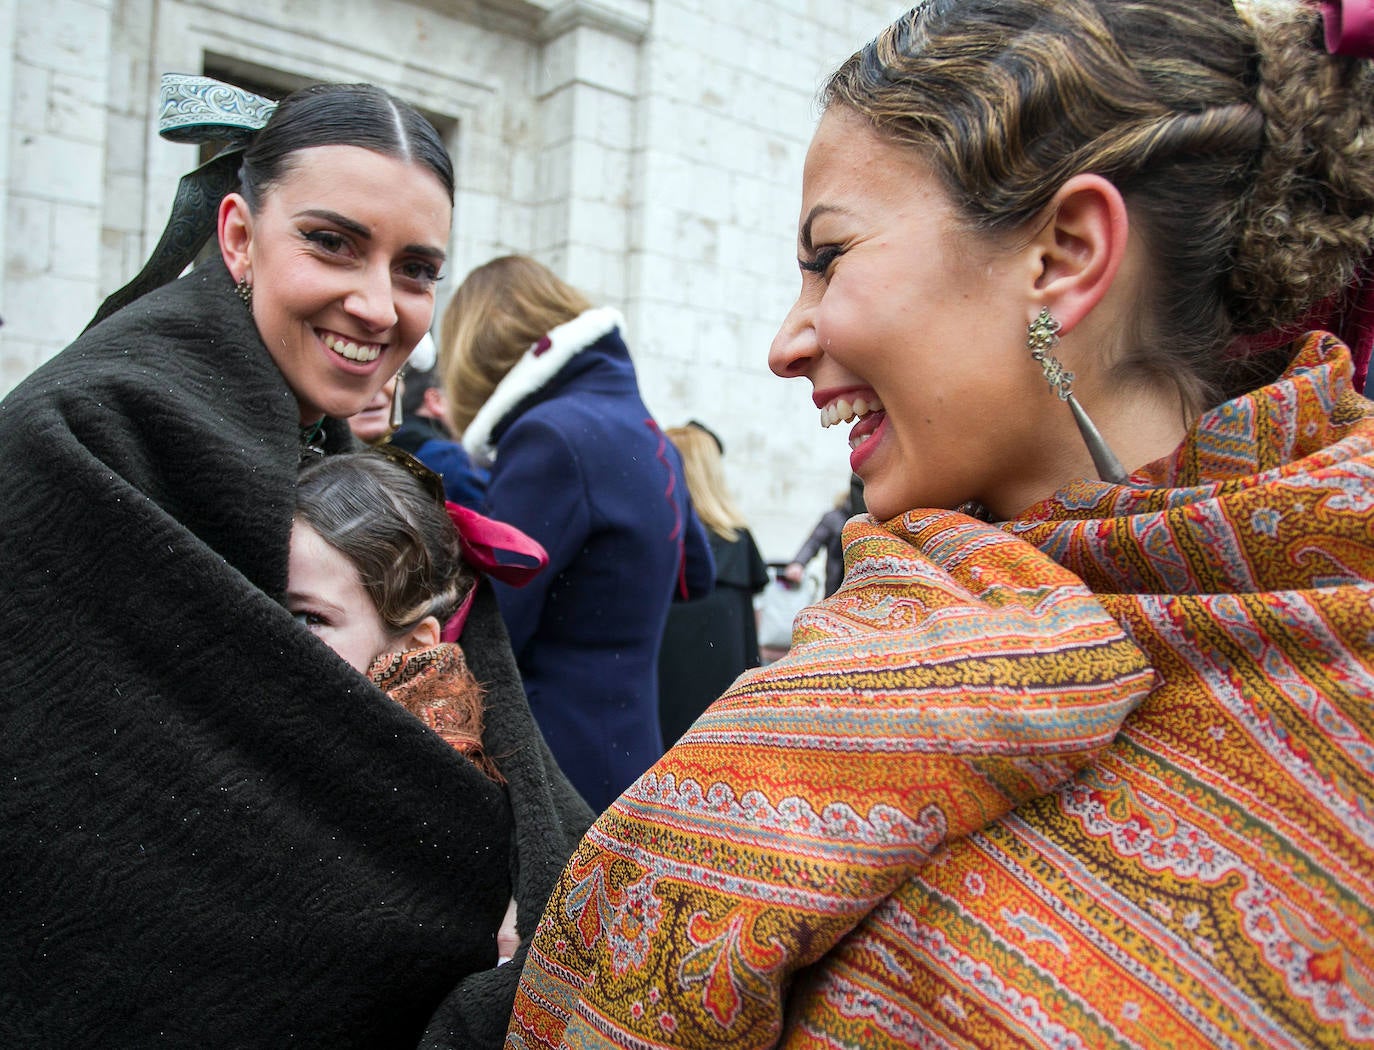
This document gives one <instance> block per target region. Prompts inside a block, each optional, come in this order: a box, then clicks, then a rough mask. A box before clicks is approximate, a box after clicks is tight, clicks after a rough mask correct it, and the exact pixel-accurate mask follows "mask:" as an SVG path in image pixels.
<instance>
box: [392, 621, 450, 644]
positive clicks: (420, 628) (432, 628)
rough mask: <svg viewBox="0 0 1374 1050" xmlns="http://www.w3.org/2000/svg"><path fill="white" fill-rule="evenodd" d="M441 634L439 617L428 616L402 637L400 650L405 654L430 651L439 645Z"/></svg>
mask: <svg viewBox="0 0 1374 1050" xmlns="http://www.w3.org/2000/svg"><path fill="white" fill-rule="evenodd" d="M441 633H442V632H441V628H440V626H439V620H438V617H435V616H426V617H425V618H424V619H423V620H421V621H420V622H419V623H417V624H416V625H415V626H414V627H412V628H411V629H410V630H409V631H407V632H406V633H405V634H404V635H402V636H401V638H400V645H399V647H398V648H400V649H402V650H404V651H405V652H410V650H412V649H428V648H430V647H431V646H434V645H438V644H439V637H440V634H441Z"/></svg>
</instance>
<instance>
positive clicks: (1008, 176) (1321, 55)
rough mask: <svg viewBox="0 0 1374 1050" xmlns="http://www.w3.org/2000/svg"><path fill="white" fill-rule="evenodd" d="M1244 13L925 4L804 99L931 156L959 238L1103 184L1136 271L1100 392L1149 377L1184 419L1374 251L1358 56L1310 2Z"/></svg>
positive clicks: (1204, 0)
mask: <svg viewBox="0 0 1374 1050" xmlns="http://www.w3.org/2000/svg"><path fill="white" fill-rule="evenodd" d="M1245 19H1248V20H1250V21H1253V22H1256V23H1264V24H1265V25H1264V29H1263V31H1262V32H1258V33H1256V32H1255V31H1253V30H1252V29H1251V28H1250V27H1249V25H1247V24H1246V21H1245ZM1245 19H1243V18H1242V16H1241V15H1239V14H1238V13H1237V11H1236V9H1235V7H1234V5H1233V4H1232V2H1231V0H1112V2H1110V3H1107V2H1094V0H1065V2H1063V3H1057V4H1052V5H1051V4H1044V3H1037V2H1033V0H928V2H926V3H923V4H921V5H920V6H919V7H917V8H915V9H913V10H912V11H911V12H910V13H908V14H907V15H906V16H904V17H903V18H901V19H899V20H898V21H897V22H896V23H895V24H894V25H893V26H892V27H891V28H890V29H889V30H888V31H886V32H884V33H882V34H881V35H879V36H878V37H877V38H876V39H875V40H873V41H872V42H870V43H869V44H868V45H867V46H866V47H864V48H863V49H862V50H860V51H859V52H857V53H855V54H854V55H853V56H852V57H851V58H850V59H848V60H847V61H846V62H845V63H844V64H843V65H842V66H841V67H840V68H839V69H838V70H837V71H836V72H835V74H834V75H833V76H832V77H831V79H830V81H829V82H828V84H827V85H826V87H825V88H824V90H823V93H822V103H823V104H824V105H826V106H844V107H846V108H848V109H850V110H852V111H853V112H855V113H857V114H859V115H861V116H862V117H863V118H864V119H866V120H867V121H868V122H869V123H870V124H871V125H872V126H873V127H874V128H875V129H876V130H877V131H878V133H879V134H880V135H882V136H885V137H886V138H888V139H889V140H890V141H892V142H894V143H896V144H899V145H906V146H909V147H911V148H912V149H914V150H915V151H916V152H917V153H918V154H919V155H920V156H922V157H923V158H925V159H926V160H927V161H928V162H929V163H930V164H932V165H933V168H934V170H935V171H936V172H937V173H938V176H939V177H940V178H941V180H942V181H943V184H944V186H945V188H946V190H947V191H948V192H949V193H950V194H951V197H952V200H953V201H954V203H955V206H956V208H957V209H958V210H959V211H960V212H961V214H962V216H963V218H964V220H965V222H966V223H967V225H968V228H969V229H970V230H976V231H982V232H984V233H987V234H991V235H993V236H997V235H1014V234H1015V233H1016V232H1017V231H1019V230H1024V229H1025V228H1026V226H1027V224H1029V223H1031V222H1033V221H1034V220H1035V218H1036V216H1037V215H1038V214H1039V213H1040V211H1041V209H1043V208H1044V207H1045V206H1046V205H1047V204H1048V203H1049V202H1050V200H1051V199H1052V198H1053V196H1054V194H1055V193H1056V192H1057V191H1058V189H1059V188H1060V187H1061V186H1063V185H1064V183H1065V182H1066V181H1067V180H1068V179H1069V178H1071V177H1073V176H1074V175H1076V174H1080V173H1084V172H1093V173H1096V174H1098V175H1101V176H1103V177H1104V178H1106V179H1108V180H1109V181H1111V182H1112V183H1113V184H1114V185H1115V186H1116V187H1117V188H1118V189H1119V190H1120V191H1121V193H1122V195H1123V196H1124V197H1125V199H1126V202H1127V205H1128V207H1129V208H1130V214H1131V222H1132V230H1133V232H1139V233H1140V234H1141V235H1142V236H1143V238H1144V241H1145V243H1146V245H1147V247H1148V250H1149V252H1150V255H1151V262H1152V265H1151V266H1150V267H1149V269H1148V271H1147V272H1148V277H1147V280H1146V285H1145V287H1144V289H1143V293H1144V294H1143V295H1142V297H1141V300H1140V302H1139V306H1138V309H1137V311H1136V313H1135V317H1134V323H1133V326H1132V328H1133V330H1129V331H1127V332H1126V333H1124V338H1123V350H1124V351H1125V352H1124V353H1123V354H1122V355H1121V357H1120V359H1119V361H1118V362H1117V363H1116V366H1115V371H1116V379H1117V380H1118V381H1119V382H1121V383H1131V382H1132V380H1133V379H1140V378H1159V377H1168V378H1169V379H1171V380H1172V381H1173V382H1174V383H1175V384H1176V385H1177V388H1178V391H1179V396H1180V400H1181V403H1182V407H1183V409H1184V411H1185V413H1186V414H1194V413H1196V412H1198V411H1201V410H1203V409H1205V408H1208V407H1211V406H1213V405H1215V404H1217V403H1219V402H1220V401H1222V400H1224V399H1226V398H1228V397H1231V396H1235V395H1236V394H1238V393H1242V392H1245V391H1248V390H1250V389H1253V388H1254V387H1256V386H1259V385H1262V384H1263V383H1265V382H1268V381H1270V380H1271V379H1272V378H1274V377H1275V376H1276V375H1277V374H1278V372H1279V371H1281V370H1282V368H1283V367H1284V366H1285V365H1286V364H1287V359H1286V358H1287V348H1286V347H1285V348H1283V352H1282V353H1283V356H1282V358H1280V357H1279V355H1278V354H1275V355H1271V356H1270V359H1269V360H1267V361H1262V360H1255V359H1244V358H1238V357H1235V356H1234V355H1228V354H1227V353H1226V352H1225V351H1226V350H1227V348H1228V347H1230V346H1232V345H1233V341H1234V340H1236V339H1237V337H1240V336H1244V335H1247V334H1256V333H1264V332H1268V331H1271V330H1273V329H1275V328H1280V327H1282V326H1284V325H1287V324H1290V323H1292V322H1294V321H1295V320H1297V319H1298V318H1299V316H1300V315H1301V314H1302V313H1303V312H1304V310H1305V309H1306V308H1308V307H1310V306H1312V305H1313V304H1315V303H1318V302H1320V301H1321V300H1323V299H1325V298H1326V297H1328V296H1331V295H1334V294H1335V293H1337V292H1338V291H1340V290H1341V289H1342V288H1343V287H1344V286H1345V285H1346V284H1347V283H1348V282H1349V281H1350V280H1351V279H1352V276H1353V274H1354V272H1355V269H1356V267H1357V266H1358V265H1359V264H1360V262H1361V261H1363V259H1364V258H1365V257H1366V255H1367V253H1368V252H1369V249H1370V244H1371V241H1374V127H1371V126H1370V122H1371V119H1374V117H1372V116H1371V115H1374V105H1371V98H1374V64H1372V63H1369V62H1365V61H1362V60H1359V59H1355V58H1348V57H1343V56H1334V55H1329V54H1326V53H1325V51H1324V49H1323V47H1322V46H1321V33H1322V27H1321V19H1320V15H1319V12H1318V10H1317V7H1316V5H1315V4H1303V5H1299V4H1296V3H1295V4H1292V5H1286V6H1285V7H1283V8H1277V7H1275V8H1271V7H1269V6H1267V5H1261V4H1258V3H1255V4H1250V5H1248V7H1247V10H1246V13H1245ZM1256 41H1258V47H1259V52H1258V58H1256V51H1255V48H1256ZM1297 334H1300V333H1296V332H1295V333H1294V335H1297Z"/></svg>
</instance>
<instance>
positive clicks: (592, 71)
mask: <svg viewBox="0 0 1374 1050" xmlns="http://www.w3.org/2000/svg"><path fill="white" fill-rule="evenodd" d="M906 6H907V5H906V3H905V2H903V0H408V2H407V0H275V2H273V3H265V2H260V0H0V119H3V121H4V129H3V131H4V133H3V134H2V135H0V252H3V258H4V271H3V277H2V278H0V317H3V318H4V327H3V328H0V393H3V392H4V391H6V390H8V389H9V388H11V387H12V386H13V385H14V384H15V383H17V382H18V381H19V380H20V379H21V378H23V376H24V375H26V374H27V373H28V372H29V371H30V370H31V369H32V368H34V367H35V366H37V365H38V364H39V363H41V362H42V361H43V360H45V359H46V358H48V357H50V356H51V355H52V354H53V353H55V352H56V351H57V350H59V349H60V348H61V347H62V346H64V345H65V344H66V343H67V342H68V341H70V340H71V339H72V338H73V337H74V336H75V335H76V334H77V333H78V332H79V331H80V330H81V328H82V327H83V325H84V323H85V321H86V320H87V319H88V318H89V317H90V316H91V314H92V313H93V311H94V310H95V308H96V306H97V305H98V304H99V302H100V300H101V299H102V298H103V297H104V296H105V295H106V294H108V293H109V292H110V291H112V290H113V289H115V288H117V287H119V286H120V285H122V284H123V283H124V282H125V281H126V280H127V279H128V278H129V277H130V276H132V275H133V274H134V273H135V272H137V270H138V269H139V267H140V266H141V265H142V262H143V260H144V258H145V256H146V254H147V252H148V250H149V248H150V247H151V245H152V244H153V243H155V242H156V239H157V237H158V235H159V233H160V232H161V229H162V226H163V223H164V220H165V218H166V214H167V209H168V206H169V204H170V201H171V199H172V195H173V193H174V190H175V187H176V182H177V179H178V178H179V177H180V176H181V175H182V174H183V173H184V172H185V171H187V170H188V169H189V168H191V167H193V166H194V164H195V162H196V156H195V151H194V147H191V146H184V145H174V144H171V143H167V142H165V141H163V140H161V139H159V138H158V137H157V134H156V130H155V127H154V124H153V116H154V113H155V103H156V93H157V81H158V76H159V74H161V73H162V72H168V71H180V72H196V73H199V72H207V73H210V74H212V75H217V76H221V77H223V78H225V79H237V80H239V81H240V82H243V83H246V84H251V85H261V86H262V87H264V88H268V89H271V90H273V91H277V92H283V91H286V90H289V89H291V88H293V87H296V86H299V85H301V84H304V83H308V82H310V81H314V80H369V81H373V82H376V83H378V84H381V85H383V86H385V87H387V88H388V89H390V90H392V91H394V92H396V93H397V94H399V95H401V96H402V97H405V98H406V99H408V100H409V101H411V102H412V103H414V104H415V105H417V106H419V107H420V108H421V109H423V110H424V111H425V112H426V113H428V114H429V115H431V116H432V117H433V118H434V119H435V120H436V123H437V124H438V125H439V126H440V129H441V131H442V132H443V133H444V134H445V136H446V138H447V140H448V143H449V146H450V149H451V151H452V153H453V156H454V160H455V164H456V172H457V180H458V193H457V201H456V207H455V222H454V233H453V242H452V245H451V255H452V265H451V267H450V273H451V279H450V280H449V281H448V282H446V284H447V286H448V287H446V288H442V289H441V297H445V296H446V295H447V292H448V289H449V288H451V287H452V286H453V283H454V282H455V281H456V280H457V279H459V278H461V276H462V274H463V273H464V272H466V270H467V269H468V268H470V267H472V266H474V265H477V264H479V263H481V262H483V261H485V260H486V259H488V258H490V257H491V256H493V255H497V254H503V253H506V252H511V251H519V252H527V253H529V254H532V255H534V256H536V257H537V258H539V259H541V260H543V261H544V262H546V263H548V264H550V265H551V266H553V267H554V268H555V269H556V270H557V271H558V272H559V273H561V274H562V275H563V276H564V277H566V278H567V279H568V280H570V281H571V282H572V283H574V284H576V285H578V286H579V287H581V288H583V289H584V290H585V291H586V292H588V293H589V294H590V295H591V296H592V297H593V298H594V299H596V300H599V301H602V302H605V303H608V304H611V305H615V306H618V307H619V308H620V309H621V310H622V311H623V312H624V313H625V316H626V318H627V326H628V329H629V332H628V335H629V342H630V346H631V349H632V352H633V354H634V356H635V358H636V361H637V365H638V368H639V373H640V380H641V386H642V387H643V390H644V395H645V399H646V401H647V402H648V404H649V407H650V409H651V410H652V411H653V412H654V414H655V416H657V418H658V419H659V421H660V422H661V423H662V424H663V425H665V426H671V425H673V424H677V423H681V422H684V421H686V420H687V419H689V418H693V417H695V418H698V419H701V420H703V421H704V422H706V423H708V424H709V425H710V426H712V427H713V428H714V429H715V430H716V431H717V432H718V433H720V434H721V436H722V437H723V438H724V440H725V443H726V447H727V465H728V470H729V477H730V480H731V483H732V486H733V488H734V490H735V492H736V494H737V495H738V497H739V500H740V503H741V505H742V507H743V509H744V511H745V513H746V515H747V516H748V517H749V519H750V522H751V525H752V526H753V528H754V531H755V534H756V535H757V537H758V539H759V543H760V546H761V547H762V549H763V552H764V555H765V557H767V558H770V559H773V560H786V559H787V558H788V557H789V556H790V555H791V553H792V551H793V550H794V548H795V547H796V546H798V545H799V544H800V542H801V541H802V539H804V538H805V536H806V534H807V532H809V530H810V528H811V525H812V524H813V523H814V521H815V520H816V519H817V518H818V517H819V516H820V514H821V512H822V511H823V510H824V509H825V508H826V507H827V506H828V505H829V503H830V501H831V499H832V498H833V497H834V496H835V495H836V494H837V493H838V492H839V491H840V490H841V489H842V488H844V486H845V484H846V481H847V478H848V466H847V457H848V448H847V447H846V445H845V442H844V438H843V436H841V434H840V432H839V430H836V431H832V432H828V433H826V434H825V435H822V432H821V430H820V427H819V425H818V423H817V413H816V411H815V410H814V409H813V408H812V407H811V405H810V400H809V386H808V384H806V383H805V382H804V381H800V380H794V381H791V382H784V381H782V380H780V379H777V378H775V377H774V376H772V374H771V373H769V371H768V367H767V361H766V356H767V351H768V344H769V342H770V340H771V338H772V335H773V332H774V330H775V328H776V325H777V323H778V321H779V320H780V319H781V317H782V315H783V313H784V311H785V309H786V308H787V306H788V305H789V304H790V302H791V299H792V296H793V295H794V294H795V292H796V287H797V283H798V279H797V275H796V267H795V262H794V241H795V226H796V210H797V203H798V200H799V195H800V182H801V167H802V159H803V157H804V155H805V151H806V144H807V142H808V140H809V138H810V134H811V132H812V130H813V128H814V125H815V121H816V119H817V115H818V114H817V110H816V105H815V92H816V89H817V87H818V86H819V85H820V83H821V82H822V80H823V79H824V76H825V74H826V73H827V72H828V71H829V69H830V68H832V67H833V66H834V65H835V63H837V62H838V61H839V60H841V59H842V58H843V57H844V56H846V55H847V54H848V53H850V52H851V51H853V50H854V49H855V48H857V47H858V46H860V45H861V44H862V43H863V42H864V41H865V40H867V39H868V38H869V37H871V36H872V35H873V34H874V33H875V32H876V31H877V30H878V29H879V28H881V27H882V26H883V25H884V24H885V23H886V22H888V21H889V20H890V19H892V18H894V17H896V16H897V15H899V14H900V13H901V12H902V11H903V10H904V9H905V7H906Z"/></svg>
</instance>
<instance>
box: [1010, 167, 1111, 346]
mask: <svg viewBox="0 0 1374 1050" xmlns="http://www.w3.org/2000/svg"><path fill="white" fill-rule="evenodd" d="M1046 215H1047V219H1046V221H1045V223H1044V225H1043V226H1042V227H1041V228H1040V230H1039V232H1038V233H1037V234H1036V235H1035V238H1034V241H1033V246H1034V250H1035V251H1036V253H1037V265H1038V267H1039V273H1038V275H1037V278H1036V282H1035V287H1036V292H1037V294H1038V297H1039V299H1040V305H1041V306H1047V307H1049V309H1050V312H1051V313H1052V314H1054V317H1055V320H1057V321H1058V322H1059V325H1060V330H1061V331H1063V332H1070V331H1072V330H1073V329H1074V327H1075V326H1076V325H1078V323H1079V322H1080V321H1082V320H1083V318H1085V317H1087V316H1088V314H1089V313H1091V312H1092V310H1093V309H1094V307H1096V306H1097V305H1098V303H1100V302H1101V301H1102V300H1103V298H1104V297H1105V296H1106V294H1107V292H1108V291H1109V290H1110V289H1111V287H1112V282H1113V281H1114V280H1115V279H1116V275H1117V272H1118V271H1119V270H1120V268H1121V263H1122V260H1123V259H1125V257H1126V242H1127V239H1128V237H1129V234H1130V219H1129V216H1128V214H1127V211H1126V202H1125V200H1124V199H1123V198H1122V196H1121V191H1120V190H1118V189H1117V188H1116V186H1114V185H1113V184H1112V183H1111V182H1109V181H1108V180H1107V179H1104V178H1103V177H1102V176H1101V175H1075V176H1074V177H1073V178H1071V179H1069V180H1068V182H1066V183H1064V185H1063V186H1062V187H1060V189H1059V192H1058V193H1056V194H1055V195H1054V199H1053V200H1052V201H1051V202H1050V203H1049V205H1048V206H1047V209H1046Z"/></svg>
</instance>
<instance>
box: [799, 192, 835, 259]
mask: <svg viewBox="0 0 1374 1050" xmlns="http://www.w3.org/2000/svg"><path fill="white" fill-rule="evenodd" d="M843 211H844V209H843V208H838V207H836V206H835V205H833V204H817V205H816V206H815V207H814V208H812V209H811V210H810V211H809V212H807V215H806V221H805V222H803V223H802V228H801V233H800V235H799V236H798V237H797V241H798V243H800V245H801V248H802V251H805V252H809V251H811V249H812V247H813V245H812V243H811V224H812V223H814V222H815V221H816V220H817V219H819V218H820V217H821V216H822V215H829V214H831V213H832V212H835V213H842V212H843Z"/></svg>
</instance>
